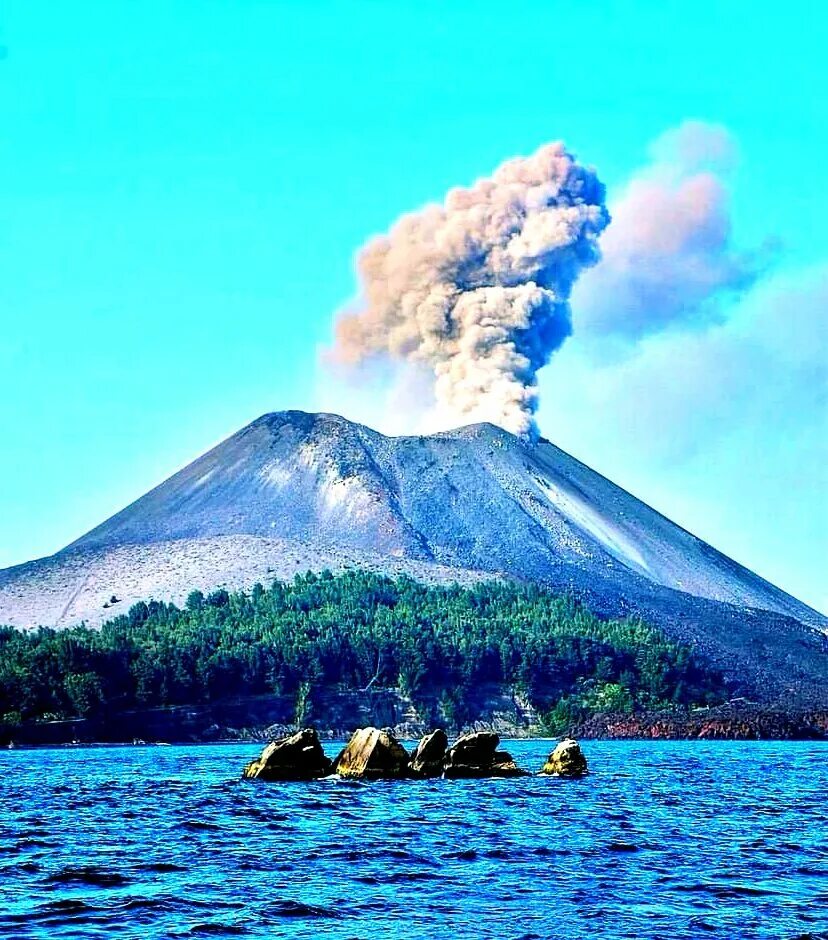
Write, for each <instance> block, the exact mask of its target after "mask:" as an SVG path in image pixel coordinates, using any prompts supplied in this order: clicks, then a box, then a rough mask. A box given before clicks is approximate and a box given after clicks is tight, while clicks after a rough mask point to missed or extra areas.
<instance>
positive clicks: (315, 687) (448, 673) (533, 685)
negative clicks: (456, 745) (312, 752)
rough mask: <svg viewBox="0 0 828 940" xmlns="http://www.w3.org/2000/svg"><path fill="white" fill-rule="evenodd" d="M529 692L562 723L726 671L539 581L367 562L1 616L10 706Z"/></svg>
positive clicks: (459, 710) (67, 708) (706, 697)
mask: <svg viewBox="0 0 828 940" xmlns="http://www.w3.org/2000/svg"><path fill="white" fill-rule="evenodd" d="M487 683H495V684H499V685H500V686H504V687H505V686H508V687H509V688H510V689H514V690H516V691H519V692H521V693H522V694H524V695H525V696H526V698H527V699H528V700H529V701H530V702H532V704H533V705H535V707H536V708H538V709H539V711H540V712H541V714H542V715H543V716H544V721H545V722H546V723H547V726H548V727H549V728H550V730H554V729H555V728H556V727H564V726H565V725H566V724H567V723H568V722H570V721H572V720H573V719H575V718H577V717H584V716H588V715H589V714H594V713H598V712H619V711H620V712H624V711H631V710H633V709H637V708H646V709H652V708H662V707H665V706H670V705H677V706H687V705H693V704H707V703H715V702H719V701H722V700H723V699H724V698H725V697H726V689H725V687H724V683H723V681H722V679H721V677H720V676H718V675H717V674H716V673H714V672H711V671H709V670H706V669H704V668H703V667H702V666H701V665H700V664H699V663H698V662H697V661H696V659H695V658H694V656H693V654H692V652H691V650H690V649H689V648H688V647H686V646H682V645H680V644H677V643H673V642H671V641H669V640H667V639H666V638H665V637H664V635H663V634H662V633H661V632H660V631H658V630H656V629H654V628H653V627H651V626H648V625H647V624H645V623H643V622H642V621H641V620H639V619H636V618H629V617H628V618H624V619H619V620H609V621H606V620H601V619H599V618H598V617H596V616H594V615H593V614H591V613H590V612H589V611H588V610H586V609H585V608H584V607H583V606H581V605H580V604H579V603H577V602H576V601H574V600H573V599H572V598H570V597H561V596H555V595H553V594H550V593H549V592H547V591H545V590H543V589H541V588H539V587H536V586H531V585H521V584H515V583H503V582H488V583H482V584H478V585H476V586H473V587H460V586H456V585H452V586H440V587H434V586H426V585H423V584H420V583H418V582H416V581H413V580H411V579H410V578H407V577H399V578H395V579H392V578H388V577H384V576H380V575H377V574H372V573H369V572H365V571H349V572H346V573H344V574H341V575H337V576H334V575H332V574H331V573H330V572H323V573H321V574H319V575H314V574H306V575H301V576H298V577H296V578H295V579H294V580H293V581H292V582H290V583H282V582H279V581H276V582H274V583H273V585H272V586H271V587H269V588H266V587H264V586H262V585H261V584H257V585H255V586H254V587H253V588H252V590H250V591H249V592H245V591H235V592H232V593H231V592H228V591H225V590H217V591H214V592H213V593H211V594H209V595H207V596H205V595H203V594H202V593H201V592H200V591H193V592H192V593H191V594H190V596H189V597H188V599H187V602H186V605H185V606H184V608H183V609H181V608H178V607H176V606H174V605H173V604H166V603H160V602H157V601H150V602H148V603H145V602H140V603H137V604H134V605H133V606H132V607H131V608H130V609H129V611H128V613H126V614H124V615H121V616H116V617H114V618H113V619H111V620H109V621H108V622H107V623H105V624H104V625H103V626H102V627H101V628H100V629H90V628H87V627H84V626H79V627H74V628H71V629H66V630H52V629H46V628H40V629H38V630H36V631H30V632H23V631H20V630H17V629H14V628H12V627H2V628H0V721H2V723H3V724H4V725H5V726H6V727H8V726H14V725H17V724H19V723H21V722H28V721H32V720H46V719H55V718H72V717H86V716H92V715H95V714H96V713H100V712H101V711H102V710H104V709H105V710H107V712H108V713H110V714H111V713H112V712H113V711H118V710H130V709H136V708H147V707H157V706H168V705H181V704H197V703H205V702H220V701H222V700H224V699H228V698H231V697H233V698H237V697H239V696H248V695H266V694H270V695H281V696H295V697H296V700H297V702H299V703H300V704H301V702H302V701H303V700H306V699H307V698H308V697H309V696H312V695H313V694H314V692H316V691H319V690H321V689H347V690H367V689H368V688H372V687H373V688H398V689H399V690H400V691H401V692H403V693H405V694H407V695H409V696H410V697H411V699H412V700H413V701H414V703H415V704H416V703H417V701H418V698H420V697H422V696H425V695H428V696H430V697H431V698H432V699H434V698H435V697H436V698H437V699H438V700H439V702H440V706H441V709H442V712H443V714H444V715H445V716H446V720H447V721H449V722H451V721H454V720H458V721H459V720H461V719H462V718H463V717H474V716H468V715H466V714H465V713H464V707H465V703H466V701H467V699H468V698H469V696H470V694H471V692H472V691H473V690H475V689H477V688H479V687H480V686H481V685H483V684H487Z"/></svg>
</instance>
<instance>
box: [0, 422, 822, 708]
mask: <svg viewBox="0 0 828 940" xmlns="http://www.w3.org/2000/svg"><path fill="white" fill-rule="evenodd" d="M357 565H364V566H366V567H370V568H373V569H374V570H388V571H390V572H408V573H411V574H412V575H413V576H415V577H418V578H420V579H423V580H427V581H450V580H456V579H460V580H465V581H468V580H472V579H476V578H480V577H488V576H491V575H497V576H504V577H517V578H522V579H527V580H532V581H537V582H540V583H543V584H545V585H548V586H550V587H552V588H555V589H558V590H569V591H573V592H574V593H575V594H577V595H578V596H579V597H582V598H583V599H584V600H585V601H586V602H587V603H588V604H589V605H590V606H591V607H592V609H593V610H595V611H596V612H598V613H602V614H617V613H625V612H631V611H635V612H640V613H641V614H642V615H643V616H644V617H646V618H647V619H649V620H650V621H652V622H656V623H659V624H660V625H662V626H663V627H664V629H665V630H666V631H668V632H669V633H670V634H672V635H675V636H678V637H680V638H682V639H687V640H690V641H692V642H693V643H694V644H695V645H696V646H697V648H698V649H699V650H700V651H701V652H702V653H704V654H706V655H709V656H710V657H711V658H712V659H713V660H715V661H716V662H717V663H719V664H721V665H722V667H723V668H725V669H732V670H746V671H747V672H748V673H749V674H750V675H751V676H752V677H753V678H754V680H755V681H754V682H753V683H752V684H753V685H754V686H755V688H756V689H757V690H759V691H761V690H763V689H770V688H772V689H773V690H774V693H773V694H777V693H780V694H782V693H785V694H792V695H796V696H799V695H806V696H813V695H816V696H817V697H822V696H823V695H825V694H828V693H826V689H828V653H827V652H826V650H827V649H828V648H827V647H826V642H828V641H826V634H827V633H828V619H826V618H825V617H824V616H822V615H821V614H819V613H817V612H816V611H814V610H812V609H811V608H809V607H807V606H806V605H805V604H802V603H801V602H799V601H798V600H796V599H795V598H793V597H791V596H790V595H788V594H786V593H785V592H783V591H781V590H780V589H778V588H776V587H774V586H773V585H771V584H769V583H768V582H767V581H764V580H763V579H762V578H760V577H758V576H757V575H755V574H754V573H753V572H751V571H749V570H747V569H746V568H744V567H742V566H741V565H739V564H737V563H736V562H734V561H733V560H731V559H729V558H727V557H726V556H724V555H722V554H721V553H720V552H717V551H716V550H715V549H713V548H711V547H710V546H709V545H707V544H706V543H704V542H702V541H701V540H700V539H697V538H696V537H695V536H693V535H691V534H690V533H689V532H687V531H685V530H684V529H682V528H680V527H679V526H677V525H675V524H674V523H672V522H670V521H669V520H668V519H666V518H665V517H664V516H662V515H660V514H659V513H658V512H656V511H655V510H653V509H651V508H650V507H649V506H647V505H645V504H644V503H642V502H641V501H640V500H638V499H636V498H635V497H634V496H632V495H630V494H629V493H627V492H626V491H624V490H622V489H621V488H619V487H617V486H615V485H614V484H613V483H611V482H610V481H609V480H607V479H605V478H604V477H602V476H600V475H599V474H597V473H595V472H594V471H592V470H590V469H589V468H588V467H586V466H584V465H583V464H582V463H580V462H579V461H577V460H575V459H574V458H572V457H570V456H569V455H568V454H566V453H564V452H563V451H561V450H560V449H559V448H557V447H555V446H554V445H553V444H551V443H549V442H548V441H545V440H541V441H540V442H539V443H537V444H530V443H527V442H525V441H523V440H521V439H519V438H517V437H515V436H513V435H511V434H509V433H508V432H506V431H503V430H501V429H499V428H496V427H493V426H491V425H487V424H480V425H472V426H469V427H465V428H460V429H458V430H455V431H449V432H444V433H441V434H435V435H430V436H412V437H385V436H383V435H382V434H379V433H377V432H376V431H372V430H371V429H369V428H366V427H363V426H361V425H358V424H354V423H352V422H349V421H347V420H345V419H344V418H341V417H338V416H336V415H329V414H319V415H314V414H306V413H303V412H296V411H289V412H280V413H275V414H268V415H264V416H263V417H261V418H259V419H258V420H256V421H254V422H253V423H252V424H250V425H248V426H247V427H245V428H243V429H242V430H240V431H239V432H238V433H236V434H234V435H233V436H232V437H230V438H228V439H227V440H226V441H224V442H223V443H221V444H219V445H218V446H217V447H216V448H214V449H213V450H211V451H210V452H209V453H207V454H205V455H203V456H202V457H200V458H198V459H197V460H195V461H194V462H193V463H191V464H190V465H189V466H187V467H185V468H184V469H183V470H181V471H180V472H179V473H176V474H175V475H174V476H172V477H171V478H170V479H168V480H167V481H165V482H164V483H162V484H161V485H160V486H158V487H156V488H155V489H154V490H152V491H151V492H149V493H147V494H146V495H145V496H143V497H141V498H140V499H138V500H137V501H136V502H134V503H132V504H131V505H130V506H128V507H127V508H126V509H124V510H123V511H121V512H120V513H118V514H117V515H115V516H113V517H112V518H111V519H108V520H107V521H105V522H103V523H102V524H101V525H99V526H98V527H97V528H95V529H93V530H92V531H91V532H89V533H87V534H86V535H84V536H82V537H81V538H80V539H78V540H77V541H76V542H73V543H72V544H71V545H69V546H68V547H67V548H65V549H63V550H62V551H61V552H58V553H57V554H56V555H54V556H52V557H51V558H47V559H41V560H39V561H35V562H29V563H27V564H25V565H20V566H18V567H16V568H10V569H7V570H5V571H3V572H0V623H11V624H14V625H19V626H34V625H36V624H39V623H44V624H50V625H66V624H69V623H74V622H77V621H79V620H86V621H87V622H90V623H98V622H100V621H101V620H102V619H104V618H105V617H106V616H109V615H111V614H113V613H119V612H121V611H122V610H124V609H125V608H126V606H127V605H128V604H129V603H130V602H131V601H133V600H136V599H139V598H147V597H150V596H153V597H157V598H159V599H173V600H176V601H180V600H182V598H183V596H186V593H187V592H188V591H189V590H190V589H191V588H193V587H200V588H202V589H210V588H212V587H215V586H217V585H219V584H222V585H226V586H229V587H235V586H243V585H247V584H252V583H253V582H255V581H257V580H262V581H264V580H269V579H272V578H274V577H285V576H290V575H292V574H293V573H295V572H296V571H302V570H307V569H308V568H310V569H321V568H324V567H329V568H331V569H334V570H337V569H341V568H343V567H348V566H357ZM113 597H115V598H117V600H115V601H112V600H111V599H112V598H113ZM105 604H106V605H109V606H106V607H105V606H104V605H105Z"/></svg>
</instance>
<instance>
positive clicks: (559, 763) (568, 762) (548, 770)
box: [541, 738, 587, 777]
mask: <svg viewBox="0 0 828 940" xmlns="http://www.w3.org/2000/svg"><path fill="white" fill-rule="evenodd" d="M586 772H587V761H586V758H585V757H584V754H583V751H582V750H581V745H580V744H578V742H577V741H574V740H573V739H572V738H567V739H566V740H565V741H561V743H560V744H558V745H557V746H556V747H555V749H554V750H553V751H552V753H551V754H550V755H549V757H547V758H546V763H545V764H544V765H543V768H542V769H541V773H542V774H552V775H554V776H556V777H582V776H583V775H584V774H585V773H586Z"/></svg>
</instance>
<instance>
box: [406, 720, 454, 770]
mask: <svg viewBox="0 0 828 940" xmlns="http://www.w3.org/2000/svg"><path fill="white" fill-rule="evenodd" d="M447 747H448V736H447V735H446V732H445V731H443V729H442V728H438V729H437V730H436V731H432V732H431V734H427V735H426V736H425V737H424V738H423V739H422V740H421V741H420V743H419V744H418V745H417V747H415V748H414V752H413V753H412V755H411V764H410V765H409V769H410V771H411V775H412V777H439V776H440V775H441V774H442V773H443V764H444V763H445V760H446V748H447Z"/></svg>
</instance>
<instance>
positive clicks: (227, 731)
mask: <svg viewBox="0 0 828 940" xmlns="http://www.w3.org/2000/svg"><path fill="white" fill-rule="evenodd" d="M262 704H263V703H261V702H256V703H251V702H236V703H232V707H231V706H230V705H229V704H227V703H225V704H224V706H220V705H215V706H201V707H192V706H177V707H173V708H166V709H147V710H145V711H140V712H129V713H122V714H116V715H112V716H107V717H104V716H99V717H96V718H85V719H75V720H62V721H48V722H36V723H35V722H33V723H26V724H22V725H19V726H17V727H14V728H8V727H6V728H0V747H4V748H8V747H12V748H18V747H19V748H27V749H28V748H43V747H72V746H79V745H82V746H96V747H108V746H124V745H133V744H136V745H144V744H146V745H156V744H233V743H236V744H238V743H244V742H249V743H263V742H267V741H269V740H272V739H274V738H277V737H280V736H282V735H285V734H290V733H292V732H293V731H295V730H296V729H297V728H298V727H301V726H303V725H307V724H313V725H314V726H315V727H316V728H317V729H318V732H319V736H320V738H321V739H323V740H327V741H340V740H345V739H347V738H348V737H349V736H350V734H351V733H352V732H353V730H354V728H355V727H357V726H359V725H360V723H362V724H365V723H371V722H370V721H366V716H365V715H364V713H363V714H359V715H341V714H340V715H338V716H336V717H337V720H336V721H331V720H330V718H329V719H328V720H327V721H326V716H325V715H324V714H314V715H313V716H301V720H295V718H296V716H291V718H293V719H294V720H290V719H287V716H285V718H286V719H287V720H281V721H279V720H276V721H268V720H267V717H272V716H267V709H264V714H263V713H262ZM254 705H256V706H259V707H258V709H257V708H255V707H253V706H254ZM360 711H361V712H363V711H364V710H360ZM222 712H223V713H224V714H222ZM392 717H394V716H392V715H388V714H387V713H386V714H383V712H382V710H380V711H379V713H378V714H377V715H376V719H375V720H374V722H373V723H374V724H377V725H381V726H383V727H389V728H391V729H392V730H393V732H394V734H395V735H396V736H397V737H398V738H400V739H405V740H417V739H419V738H420V737H421V736H422V735H423V734H424V733H425V731H426V729H427V722H425V721H420V720H416V719H414V720H412V718H413V717H414V716H406V718H407V719H408V720H402V721H399V720H398V721H388V720H387V719H388V718H392ZM527 717H529V716H527ZM532 717H535V716H532ZM245 718H246V719H248V720H246V721H245V720H244V719H245ZM240 719H241V720H240ZM263 719H264V720H263ZM383 719H386V720H383ZM516 719H517V720H516ZM432 726H433V725H432ZM442 726H443V727H445V729H446V730H447V731H448V733H449V734H450V735H455V736H456V735H458V734H460V733H462V732H464V731H495V732H496V733H497V734H499V735H500V737H501V738H503V739H513V740H514V739H517V740H519V739H533V740H556V739H558V738H560V737H565V736H571V737H575V738H577V739H579V740H584V741H590V740H591V741H608V740H667V741H679V740H685V741H692V740H700V741H711V740H722V741H820V740H828V710H823V709H807V710H806V709H791V708H784V707H780V706H767V705H758V704H753V703H738V704H734V703H730V704H727V705H719V706H710V707H704V708H694V709H689V710H686V711H682V710H674V711H659V712H633V713H629V714H623V713H606V714H599V715H593V716H591V717H589V718H586V719H584V720H583V721H579V722H575V723H572V724H571V725H569V726H567V727H565V728H554V729H553V728H549V727H544V726H543V725H542V724H540V723H539V722H538V721H537V720H534V721H531V720H526V719H525V718H524V719H523V720H519V719H518V716H515V715H506V714H488V715H486V716H485V718H483V719H481V720H478V721H469V722H467V723H464V724H463V725H456V724H451V723H443V724H442Z"/></svg>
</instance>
